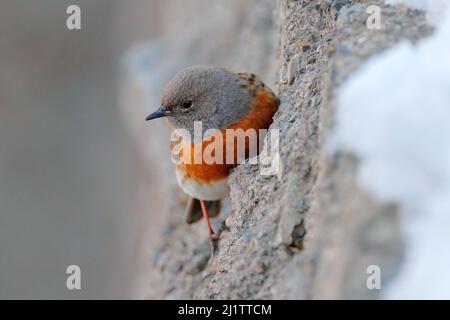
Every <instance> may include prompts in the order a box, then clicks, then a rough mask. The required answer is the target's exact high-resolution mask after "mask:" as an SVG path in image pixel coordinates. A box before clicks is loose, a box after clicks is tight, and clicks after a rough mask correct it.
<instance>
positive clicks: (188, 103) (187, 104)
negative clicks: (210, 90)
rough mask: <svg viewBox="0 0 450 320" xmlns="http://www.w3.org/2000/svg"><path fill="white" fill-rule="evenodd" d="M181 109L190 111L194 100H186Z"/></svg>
mask: <svg viewBox="0 0 450 320" xmlns="http://www.w3.org/2000/svg"><path fill="white" fill-rule="evenodd" d="M181 107H182V108H183V109H184V110H187V109H189V108H190V107H192V100H186V101H184V102H183V103H182V104H181Z"/></svg>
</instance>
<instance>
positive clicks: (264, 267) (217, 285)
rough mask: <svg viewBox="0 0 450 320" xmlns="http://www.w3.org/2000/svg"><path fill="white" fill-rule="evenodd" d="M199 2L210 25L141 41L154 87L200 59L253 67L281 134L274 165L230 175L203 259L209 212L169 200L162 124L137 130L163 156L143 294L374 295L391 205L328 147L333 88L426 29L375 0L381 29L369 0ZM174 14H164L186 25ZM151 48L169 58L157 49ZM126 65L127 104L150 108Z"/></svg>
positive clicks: (150, 200) (397, 250) (396, 246)
mask: <svg viewBox="0 0 450 320" xmlns="http://www.w3.org/2000/svg"><path fill="white" fill-rule="evenodd" d="M203 2H204V1H203ZM203 2H202V1H197V2H193V4H190V6H198V8H201V10H202V11H203V16H207V18H206V19H207V21H204V20H201V21H190V24H185V25H187V26H188V27H187V28H185V29H183V30H181V29H180V30H181V31H180V32H179V33H178V34H176V35H175V36H174V38H170V41H169V37H168V36H167V35H166V36H165V37H162V39H164V40H163V41H162V42H159V43H153V44H152V46H151V47H150V49H148V52H149V53H148V56H151V57H152V59H153V60H152V62H151V63H152V66H151V68H152V70H153V72H154V73H155V74H157V76H156V75H155V76H154V77H153V78H152V77H150V80H149V81H150V83H151V84H152V86H153V88H158V87H162V83H160V82H163V81H161V80H160V79H164V78H167V77H168V75H167V73H169V72H167V70H168V69H170V70H174V69H176V68H178V67H179V66H180V64H182V65H188V64H196V63H202V64H215V65H221V66H224V67H228V68H230V69H234V70H241V71H250V72H254V73H256V74H258V75H260V77H261V78H262V79H263V80H264V81H265V82H266V83H267V84H269V85H270V84H272V85H271V86H272V87H273V88H275V90H276V92H277V94H278V95H279V98H280V100H281V105H280V107H279V111H278V112H277V113H276V115H275V117H274V122H273V124H272V128H276V129H279V130H280V161H281V164H282V175H281V176H280V177H277V176H264V175H261V174H259V168H258V166H255V165H250V164H244V165H241V166H239V167H238V168H236V169H235V170H234V171H233V173H232V174H231V176H230V179H229V185H230V189H231V192H230V201H229V205H227V206H225V209H224V210H223V212H222V215H221V217H220V218H219V219H218V220H217V221H215V223H216V228H217V227H219V226H220V224H221V223H222V221H225V220H226V223H225V224H226V229H225V230H224V232H223V233H222V237H221V241H220V244H219V246H220V249H219V251H218V253H217V255H215V256H213V257H209V252H208V246H207V245H205V241H206V240H207V233H206V228H205V226H204V225H203V222H200V223H198V224H196V225H192V226H187V225H184V224H183V218H182V212H183V205H184V204H183V201H184V200H183V197H180V198H177V197H176V196H175V197H174V195H176V194H179V191H178V187H177V186H176V183H175V181H174V179H173V173H172V172H171V170H172V168H171V164H170V161H169V160H168V152H165V151H164V150H167V148H168V147H167V146H166V144H165V143H166V141H168V139H169V137H168V135H167V133H161V132H164V131H163V130H164V129H162V126H161V127H159V126H158V127H157V128H144V127H142V126H134V127H133V126H131V127H132V128H133V129H132V132H134V133H135V136H136V137H138V138H137V139H140V141H141V142H140V145H141V149H142V151H143V154H148V152H147V151H146V150H147V149H148V148H149V147H151V148H155V149H156V150H160V151H161V152H158V154H159V155H160V158H158V159H155V158H154V157H150V156H147V161H148V165H149V168H151V170H150V169H149V172H159V174H155V173H152V174H153V175H154V176H153V180H149V181H150V182H151V183H148V184H149V185H150V187H148V188H147V189H146V190H145V192H146V194H149V195H150V196H147V197H146V200H145V203H146V205H145V206H143V210H145V211H146V212H148V214H149V215H150V218H149V220H151V221H150V222H149V225H151V226H150V227H149V229H150V230H151V233H152V236H151V237H148V238H147V239H148V243H147V246H146V252H147V253H148V252H150V253H151V259H149V260H150V261H147V270H148V273H147V275H146V276H145V277H144V279H145V281H146V285H147V290H146V291H145V292H146V294H145V296H146V297H148V298H162V299H164V298H186V299H190V298H199V299H247V298H252V299H271V298H275V299H303V298H305V299H307V298H376V297H377V295H378V294H379V293H380V292H379V291H377V292H375V291H376V290H375V291H374V290H368V289H367V287H366V279H367V273H366V270H367V267H368V266H369V265H372V264H375V265H378V266H380V267H381V269H382V270H383V281H388V280H389V278H390V277H392V276H393V275H395V272H396V270H397V268H398V265H399V263H400V262H401V257H402V239H401V233H400V230H399V227H398V221H397V219H398V217H397V212H396V208H395V206H382V205H380V204H378V203H376V202H375V201H374V200H373V199H371V197H370V195H368V194H366V193H365V192H364V190H362V189H361V188H360V186H358V185H357V183H356V180H355V174H356V168H357V165H358V160H357V159H355V158H354V157H353V156H352V155H349V154H334V155H332V154H330V153H329V152H328V151H327V149H326V139H327V134H328V133H329V129H330V128H331V126H332V125H333V104H334V100H333V97H334V94H335V92H336V90H337V87H338V85H339V84H341V83H342V82H343V81H344V80H345V79H346V78H347V77H348V76H349V75H351V73H352V72H354V71H355V70H357V68H358V67H359V66H360V65H361V64H362V63H363V62H364V61H366V59H367V58H368V57H370V56H372V55H374V54H376V53H378V52H380V51H382V50H384V49H386V48H389V47H390V46H392V45H394V44H395V43H397V42H398V41H400V40H402V39H409V40H411V41H417V40H418V39H420V38H422V37H425V36H427V35H429V34H431V32H432V30H431V28H430V27H429V26H428V25H427V24H426V21H425V18H424V14H423V13H422V12H420V11H417V10H410V9H407V8H406V7H388V6H385V5H383V4H382V2H379V3H380V5H381V6H382V13H383V24H384V28H383V29H381V30H370V29H368V28H367V27H366V25H365V21H366V19H367V13H366V10H365V8H366V6H367V5H368V4H369V1H365V0H361V1H350V0H348V1H307V0H305V1H278V2H277V4H276V6H274V4H273V2H272V1H246V2H245V4H244V3H241V2H239V1H229V2H226V4H225V2H222V4H221V5H211V6H209V5H205V6H202V3H203ZM175 3H176V1H175ZM372 3H373V1H371V2H370V4H372ZM171 5H173V3H172V2H170V1H169V2H168V4H165V5H163V7H165V6H168V7H170V6H171ZM217 6H219V7H220V8H218V7H217ZM222 6H223V7H222ZM168 7H166V8H161V10H163V9H167V8H168ZM176 13H177V14H179V16H178V15H175V17H174V16H172V18H174V19H175V20H177V21H178V22H180V24H183V21H184V22H185V23H186V17H185V16H184V15H182V14H181V12H180V11H179V10H178V11H176ZM219 14H222V15H224V14H225V15H226V16H227V19H221V18H220V17H218V16H217V15H219ZM214 22H215V23H214ZM209 25H213V26H215V27H211V28H209V29H208V28H207V27H206V26H209ZM219 26H220V27H219ZM199 30H202V33H199ZM199 34H201V35H202V36H201V37H200V36H199ZM218 48H222V49H223V50H218ZM157 50H160V51H161V52H164V54H160V55H155V54H154V52H156V51H157ZM144 53H145V50H144ZM144 55H145V54H144ZM163 56H164V58H163ZM181 56H182V57H183V58H180V57H181ZM161 59H162V60H164V61H163V63H162V66H158V64H159V62H158V61H159V60H161ZM199 60H202V61H199ZM130 66H135V64H133V61H132V62H130V63H129V64H128V65H127V68H126V71H127V78H125V79H126V81H124V84H125V85H124V95H123V97H125V98H124V100H123V101H124V104H123V107H124V108H126V109H127V110H132V109H133V110H134V111H135V113H134V114H141V113H142V114H145V111H144V109H145V110H146V111H149V110H148V101H147V100H146V99H144V98H143V97H142V95H140V94H139V90H140V89H139V85H138V84H137V83H138V82H139V81H137V80H136V79H137V76H136V73H137V72H136V69H133V68H132V67H130ZM138 69H139V68H138ZM158 72H159V73H158ZM271 79H272V81H270V80H271ZM155 91H156V89H155ZM150 96H151V97H155V94H154V93H151V94H150ZM154 99H155V100H157V99H156V98H154ZM142 119H143V118H142ZM130 121H131V120H130ZM149 136H153V137H155V136H157V137H160V139H158V141H157V142H155V140H154V138H153V140H152V141H153V142H151V143H152V145H150V146H149V143H150V142H149V143H147V142H145V141H146V140H145V139H148V137H149ZM152 154H154V153H152ZM166 156H167V158H166ZM163 173H164V174H163ZM167 177H171V178H170V179H168V178H167ZM156 181H160V182H159V183H160V184H159V186H157V187H155V184H156ZM151 191H154V192H153V193H151Z"/></svg>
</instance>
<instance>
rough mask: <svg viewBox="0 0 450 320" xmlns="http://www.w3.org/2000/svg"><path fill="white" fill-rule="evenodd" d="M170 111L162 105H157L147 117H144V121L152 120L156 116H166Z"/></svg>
mask: <svg viewBox="0 0 450 320" xmlns="http://www.w3.org/2000/svg"><path fill="white" fill-rule="evenodd" d="M171 114H172V113H171V112H170V111H169V110H167V109H166V108H165V107H164V106H161V107H159V108H158V109H156V110H155V111H153V112H152V113H150V114H149V115H148V116H147V118H145V121H149V120H153V119H156V118H161V117H167V116H170V115H171Z"/></svg>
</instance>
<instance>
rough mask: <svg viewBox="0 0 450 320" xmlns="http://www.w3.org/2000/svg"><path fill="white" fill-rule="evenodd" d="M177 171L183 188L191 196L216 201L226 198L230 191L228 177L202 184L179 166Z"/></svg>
mask: <svg viewBox="0 0 450 320" xmlns="http://www.w3.org/2000/svg"><path fill="white" fill-rule="evenodd" d="M175 172H176V176H177V180H178V184H179V185H180V187H181V189H183V191H184V192H186V193H187V194H188V195H190V196H191V197H194V198H197V199H199V200H208V201H214V200H220V199H223V198H225V197H226V196H227V195H228V193H229V188H228V177H227V178H223V179H221V180H217V181H214V182H211V183H209V184H206V183H202V184H200V183H198V182H197V181H196V180H194V179H192V178H189V177H187V176H186V174H185V173H184V172H183V171H181V170H180V169H178V168H176V171H175Z"/></svg>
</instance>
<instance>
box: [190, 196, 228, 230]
mask: <svg viewBox="0 0 450 320" xmlns="http://www.w3.org/2000/svg"><path fill="white" fill-rule="evenodd" d="M204 202H205V205H206V210H207V211H208V215H209V217H210V218H213V217H216V216H218V215H219V213H220V209H221V207H222V205H221V203H220V200H216V201H204ZM184 216H185V220H186V223H188V224H191V223H194V222H197V221H198V220H200V219H201V218H202V217H203V213H202V207H201V206H200V200H198V199H196V198H192V197H190V198H189V200H188V202H187V204H186V210H185V212H184Z"/></svg>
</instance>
